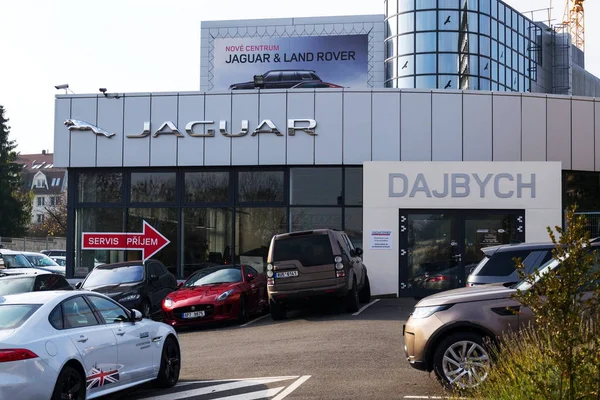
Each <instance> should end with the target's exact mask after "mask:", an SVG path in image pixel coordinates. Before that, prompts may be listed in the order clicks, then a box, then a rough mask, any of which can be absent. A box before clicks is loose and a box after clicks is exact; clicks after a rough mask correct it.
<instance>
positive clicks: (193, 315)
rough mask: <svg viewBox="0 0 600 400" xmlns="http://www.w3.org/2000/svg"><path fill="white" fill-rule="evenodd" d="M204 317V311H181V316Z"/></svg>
mask: <svg viewBox="0 0 600 400" xmlns="http://www.w3.org/2000/svg"><path fill="white" fill-rule="evenodd" d="M199 317H204V311H194V312H186V313H183V318H199Z"/></svg>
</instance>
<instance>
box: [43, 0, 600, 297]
mask: <svg viewBox="0 0 600 400" xmlns="http://www.w3.org/2000/svg"><path fill="white" fill-rule="evenodd" d="M384 7H385V14H383V15H366V16H342V17H319V18H291V19H265V20H241V21H213V22H203V23H202V24H201V62H200V90H199V91H198V92H161V93H99V94H87V95H86V94H81V95H75V94H69V95H66V94H65V95H58V96H56V111H55V115H56V116H55V144H54V164H55V165H56V166H59V167H66V168H68V172H69V181H70V182H69V185H70V186H69V191H68V205H69V221H68V223H69V232H70V233H71V234H70V235H69V237H68V242H67V250H68V254H70V256H69V257H68V259H67V274H68V276H69V277H83V276H85V275H86V274H87V272H88V271H89V270H90V269H91V268H93V266H94V262H95V261H94V259H96V260H98V261H100V262H116V261H121V260H135V259H140V258H141V257H142V252H141V251H140V250H139V249H138V248H136V247H128V248H126V249H123V248H118V249H108V248H105V249H89V248H90V247H89V246H88V244H86V243H85V241H84V240H83V236H84V235H83V234H84V233H90V232H92V233H125V232H128V233H141V232H142V231H143V229H145V226H146V225H144V221H146V222H147V223H148V224H150V225H151V226H152V227H154V228H155V229H156V230H157V231H159V232H160V233H161V234H162V235H163V236H164V237H165V238H166V239H167V240H168V241H169V243H168V244H167V245H166V246H165V247H163V248H162V249H160V251H158V252H156V254H154V255H153V258H156V259H159V260H161V261H162V262H163V263H164V264H165V265H166V266H167V268H169V269H170V270H171V271H172V272H173V273H175V274H176V275H177V276H178V277H179V278H184V277H186V276H188V275H189V274H190V273H192V272H194V271H195V270H198V269H200V268H203V267H206V266H207V265H212V264H213V263H248V264H251V265H253V266H255V267H256V268H258V269H263V268H264V265H265V261H266V256H267V250H268V246H269V242H270V239H271V237H272V236H273V235H274V234H277V233H283V232H288V231H297V230H310V229H316V228H333V229H343V230H344V231H346V232H347V233H348V236H349V237H350V238H351V240H352V242H353V244H354V246H355V247H361V248H363V250H364V256H363V259H364V262H365V265H366V266H367V268H368V271H369V277H370V280H371V286H372V292H373V294H377V295H388V294H392V295H397V296H421V295H424V294H427V293H431V292H434V291H437V290H440V289H446V288H450V287H455V286H461V285H464V282H465V272H466V271H468V269H469V266H472V265H473V263H476V262H478V260H479V259H480V258H481V255H482V253H481V251H480V249H481V248H482V247H485V246H489V245H494V244H501V243H510V242H514V241H546V240H548V235H547V232H546V227H547V226H556V225H561V224H562V220H563V211H564V209H565V207H566V206H568V205H570V204H574V203H577V204H578V205H579V207H580V209H581V210H583V211H598V210H600V204H598V203H599V202H600V200H599V199H600V175H599V174H598V172H597V171H599V170H600V122H597V121H600V102H598V101H596V99H595V96H600V80H599V79H598V78H596V77H594V76H593V75H592V74H590V73H589V72H587V71H586V70H585V64H584V54H583V52H581V51H580V50H579V49H577V48H575V46H573V45H572V44H571V42H570V37H569V36H568V35H567V34H565V33H562V32H558V31H556V30H555V29H551V28H549V27H548V26H546V25H544V24H543V23H539V22H533V21H531V20H530V19H528V18H526V17H525V16H524V15H523V14H520V13H518V12H516V11H515V10H514V9H512V8H511V7H509V6H508V5H506V4H505V3H503V2H501V1H497V0H480V1H467V0H418V1H414V0H393V1H386V2H385V6H384ZM132 246H133V245H132ZM146 255H147V254H146Z"/></svg>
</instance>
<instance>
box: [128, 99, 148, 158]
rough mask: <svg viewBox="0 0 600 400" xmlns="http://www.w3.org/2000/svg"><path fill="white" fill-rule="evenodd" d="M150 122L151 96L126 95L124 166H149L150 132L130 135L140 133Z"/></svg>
mask: <svg viewBox="0 0 600 400" xmlns="http://www.w3.org/2000/svg"><path fill="white" fill-rule="evenodd" d="M146 122H150V97H148V96H143V97H125V114H124V117H123V131H124V135H125V139H124V143H123V166H125V167H147V166H149V165H150V140H151V139H152V136H151V135H150V134H148V135H147V136H145V137H142V138H135V139H134V138H128V137H127V136H129V135H136V136H138V135H140V134H142V132H143V131H144V125H145V123H146Z"/></svg>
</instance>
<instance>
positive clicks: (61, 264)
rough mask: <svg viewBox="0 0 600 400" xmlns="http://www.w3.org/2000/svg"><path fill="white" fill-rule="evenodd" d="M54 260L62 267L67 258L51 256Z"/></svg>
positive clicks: (65, 263)
mask: <svg viewBox="0 0 600 400" xmlns="http://www.w3.org/2000/svg"><path fill="white" fill-rule="evenodd" d="M53 260H54V262H56V264H58V265H60V266H61V267H64V266H66V265H67V260H66V259H65V258H64V257H63V258H58V257H57V258H53Z"/></svg>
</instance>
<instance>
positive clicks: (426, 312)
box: [411, 304, 451, 319]
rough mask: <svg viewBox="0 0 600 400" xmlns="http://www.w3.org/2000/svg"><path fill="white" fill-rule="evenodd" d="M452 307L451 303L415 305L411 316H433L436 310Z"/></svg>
mask: <svg viewBox="0 0 600 400" xmlns="http://www.w3.org/2000/svg"><path fill="white" fill-rule="evenodd" d="M450 307H451V305H450V304H446V305H443V306H427V307H415V310H414V311H413V313H412V315H411V317H412V318H415V319H422V318H427V317H431V316H432V315H433V314H435V313H436V312H438V311H444V310H447V309H449V308H450Z"/></svg>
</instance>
